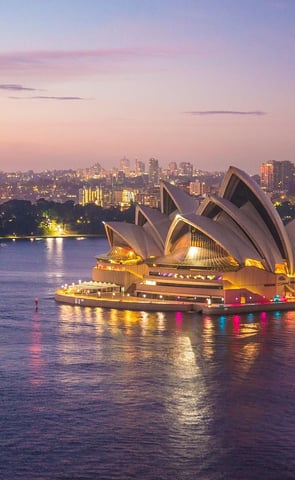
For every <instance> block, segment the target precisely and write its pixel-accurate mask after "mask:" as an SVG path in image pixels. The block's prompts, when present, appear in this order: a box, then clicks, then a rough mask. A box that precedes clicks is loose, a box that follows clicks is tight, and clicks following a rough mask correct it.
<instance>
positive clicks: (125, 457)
mask: <svg viewBox="0 0 295 480" xmlns="http://www.w3.org/2000/svg"><path fill="white" fill-rule="evenodd" d="M105 251H107V243H106V241H105V240H104V239H91V240H89V239H88V240H81V241H78V240H74V239H64V240H52V239H51V240H42V241H35V242H29V241H20V240H17V241H16V242H7V243H6V245H5V244H4V243H3V241H2V244H1V247H0V278H1V284H0V285H1V286H0V312H1V313H0V317H1V318H0V355H1V356H0V360H1V364H0V406H1V409H0V478H1V480H13V479H25V480H26V479H32V480H35V479H50V480H55V479H83V480H84V479H85V480H87V479H98V480H104V479H105V480H109V479H123V480H124V479H126V480H128V479H144V480H145V479H146V480H150V479H154V480H161V479H169V480H170V479H176V480H178V479H179V480H182V479H198V480H217V479H229V480H231V479H237V480H243V479H246V480H252V479H253V480H256V479H259V480H261V479H278V480H285V479H294V478H295V453H294V452H295V313H294V312H286V313H282V314H280V313H279V312H274V313H261V314H259V315H253V314H251V315H246V316H239V315H235V316H228V317H219V318H213V317H212V318H210V317H204V318H202V317H198V316H197V315H193V314H182V313H179V312H175V313H146V312H136V313H135V312H130V311H116V310H110V311H107V310H103V309H99V308H97V309H90V308H85V309H82V308H81V307H78V306H76V307H71V306H63V305H59V304H56V303H55V302H54V299H53V292H54V290H55V289H56V288H58V287H59V286H60V285H61V284H62V283H65V282H66V283H70V282H72V281H77V280H79V279H81V280H87V279H89V278H90V271H91V266H92V265H93V264H94V256H95V254H97V253H99V252H105ZM36 296H38V298H39V311H38V312H35V311H34V308H35V307H34V298H35V297H36Z"/></svg>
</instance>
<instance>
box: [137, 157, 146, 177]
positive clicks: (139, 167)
mask: <svg viewBox="0 0 295 480" xmlns="http://www.w3.org/2000/svg"><path fill="white" fill-rule="evenodd" d="M144 172H145V163H144V162H141V161H140V160H138V159H137V158H136V159H135V174H136V175H142V174H143V173H144Z"/></svg>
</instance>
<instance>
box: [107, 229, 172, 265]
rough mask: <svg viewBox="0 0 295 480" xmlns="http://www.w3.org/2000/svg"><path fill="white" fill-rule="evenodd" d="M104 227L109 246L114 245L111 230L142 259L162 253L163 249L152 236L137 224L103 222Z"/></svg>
mask: <svg viewBox="0 0 295 480" xmlns="http://www.w3.org/2000/svg"><path fill="white" fill-rule="evenodd" d="M105 229H106V233H107V237H108V240H109V243H110V245H111V247H113V246H115V245H116V241H115V239H114V236H113V235H112V233H111V232H113V233H115V234H116V235H117V236H118V237H119V238H120V239H122V240H123V242H124V243H125V244H126V245H128V246H129V247H130V248H132V250H134V251H135V252H136V254H137V255H140V256H141V257H142V258H143V259H145V258H148V257H150V256H153V255H155V256H158V255H162V254H163V250H162V249H160V248H159V246H158V245H157V243H156V242H155V240H154V238H153V237H152V236H151V235H149V234H148V233H147V232H146V231H145V230H144V229H143V228H142V227H140V226H139V225H134V224H133V223H124V222H107V223H105ZM118 245H119V243H118Z"/></svg>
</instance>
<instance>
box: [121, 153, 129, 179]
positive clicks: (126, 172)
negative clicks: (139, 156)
mask: <svg viewBox="0 0 295 480" xmlns="http://www.w3.org/2000/svg"><path fill="white" fill-rule="evenodd" d="M120 170H121V171H122V172H124V175H125V176H126V177H129V175H130V160H129V159H128V158H126V157H124V158H122V159H121V160H120Z"/></svg>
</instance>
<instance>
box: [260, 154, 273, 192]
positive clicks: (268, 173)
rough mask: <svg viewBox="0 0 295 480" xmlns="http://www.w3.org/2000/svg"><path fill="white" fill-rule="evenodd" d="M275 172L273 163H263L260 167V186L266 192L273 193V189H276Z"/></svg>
mask: <svg viewBox="0 0 295 480" xmlns="http://www.w3.org/2000/svg"><path fill="white" fill-rule="evenodd" d="M273 171H274V165H273V161H271V162H267V163H262V164H261V165H260V186H261V188H262V189H263V190H265V191H266V192H272V191H273V187H274V183H273Z"/></svg>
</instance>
